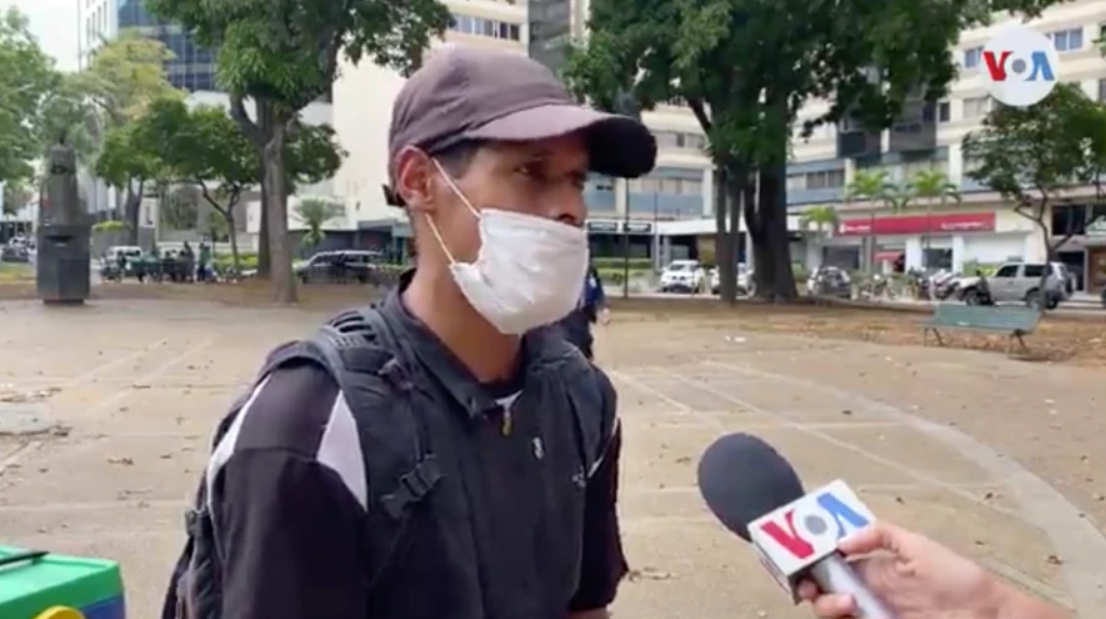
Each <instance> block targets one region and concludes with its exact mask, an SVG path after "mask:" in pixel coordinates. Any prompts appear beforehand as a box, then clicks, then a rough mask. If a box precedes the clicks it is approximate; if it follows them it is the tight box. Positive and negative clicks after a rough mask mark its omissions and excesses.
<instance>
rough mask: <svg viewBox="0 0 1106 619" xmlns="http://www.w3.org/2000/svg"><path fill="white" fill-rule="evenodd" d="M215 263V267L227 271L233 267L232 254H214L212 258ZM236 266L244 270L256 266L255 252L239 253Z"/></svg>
mask: <svg viewBox="0 0 1106 619" xmlns="http://www.w3.org/2000/svg"><path fill="white" fill-rule="evenodd" d="M212 260H213V262H214V263H215V268H217V269H219V270H220V271H229V270H231V269H232V268H234V255H232V254H215V257H214V258H213V259H212ZM238 268H239V269H241V270H244V271H248V270H252V269H256V268H257V254H254V253H248V254H239V255H238Z"/></svg>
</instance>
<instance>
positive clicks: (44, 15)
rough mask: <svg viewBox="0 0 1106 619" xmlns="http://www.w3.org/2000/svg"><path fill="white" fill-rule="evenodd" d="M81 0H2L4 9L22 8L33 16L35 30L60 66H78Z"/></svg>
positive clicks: (67, 68) (71, 67) (35, 33)
mask: <svg viewBox="0 0 1106 619" xmlns="http://www.w3.org/2000/svg"><path fill="white" fill-rule="evenodd" d="M79 1H80V0H0V10H3V11H5V12H6V11H7V10H8V7H10V6H14V7H16V8H18V9H19V10H20V11H21V12H22V13H23V14H24V15H26V16H27V17H28V18H30V20H31V32H32V33H34V35H35V36H36V37H37V38H38V42H39V45H41V46H42V49H43V50H44V51H45V52H46V53H47V54H50V55H51V56H53V57H54V59H55V60H56V61H57V63H58V68H59V69H62V70H66V71H72V70H73V69H76V68H77V3H78V2H79Z"/></svg>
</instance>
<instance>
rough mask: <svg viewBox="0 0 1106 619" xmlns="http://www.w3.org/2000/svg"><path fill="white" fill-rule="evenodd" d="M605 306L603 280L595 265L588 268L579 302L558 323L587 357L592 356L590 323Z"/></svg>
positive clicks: (605, 298) (567, 336)
mask: <svg viewBox="0 0 1106 619" xmlns="http://www.w3.org/2000/svg"><path fill="white" fill-rule="evenodd" d="M605 307H607V295H606V294H605V293H604V292H603V282H602V280H600V279H599V272H598V271H597V270H596V269H595V267H589V268H588V275H587V278H586V279H585V280H584V289H583V291H582V292H581V295H580V304H579V305H578V306H577V307H576V309H574V310H572V312H571V313H569V315H568V316H565V317H564V318H562V319H561V321H560V322H559V323H558V326H560V327H561V330H562V331H563V332H564V334H565V339H567V340H568V341H569V342H571V343H572V344H574V345H575V346H576V347H577V348H579V349H580V351H581V352H583V353H584V355H585V356H587V357H588V358H589V359H590V358H591V357H592V344H593V343H594V341H595V338H593V337H592V335H591V325H593V324H595V322H596V320H597V319H598V317H599V312H600V311H601V310H603V308H605Z"/></svg>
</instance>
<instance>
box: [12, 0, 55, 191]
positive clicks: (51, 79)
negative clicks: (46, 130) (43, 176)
mask: <svg viewBox="0 0 1106 619" xmlns="http://www.w3.org/2000/svg"><path fill="white" fill-rule="evenodd" d="M59 79H60V78H59V75H58V74H57V73H56V72H55V71H54V62H53V60H52V59H51V58H50V57H49V56H47V55H46V54H45V53H43V51H42V49H41V48H40V47H39V45H38V41H36V40H35V38H34V37H33V36H32V35H31V33H30V31H29V30H28V23H27V18H26V17H24V16H23V14H22V13H20V12H19V11H18V10H17V9H15V8H14V7H12V8H9V9H8V10H7V11H6V12H3V13H0V180H7V181H12V180H21V179H29V178H31V176H32V175H33V174H34V168H33V167H32V166H31V161H33V160H34V159H36V158H37V157H39V156H41V155H42V147H41V146H42V144H41V142H40V140H39V125H40V122H39V111H38V108H39V104H40V102H41V101H42V100H43V98H44V97H46V95H47V94H48V93H49V92H50V90H51V89H52V88H53V87H54V86H55V84H56V83H57V81H58V80H59Z"/></svg>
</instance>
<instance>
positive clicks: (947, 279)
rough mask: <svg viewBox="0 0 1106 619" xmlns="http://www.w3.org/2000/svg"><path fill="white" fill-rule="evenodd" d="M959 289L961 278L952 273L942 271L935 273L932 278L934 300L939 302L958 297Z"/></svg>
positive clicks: (931, 285) (931, 288)
mask: <svg viewBox="0 0 1106 619" xmlns="http://www.w3.org/2000/svg"><path fill="white" fill-rule="evenodd" d="M959 287H960V278H959V277H957V275H956V274H955V273H953V272H951V271H946V270H944V269H942V270H940V271H937V272H936V273H934V274H933V276H932V277H931V278H930V290H932V291H933V298H935V299H937V300H938V301H944V300H946V299H948V298H949V297H952V296H954V295H956V291H957V289H958V288H959Z"/></svg>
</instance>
